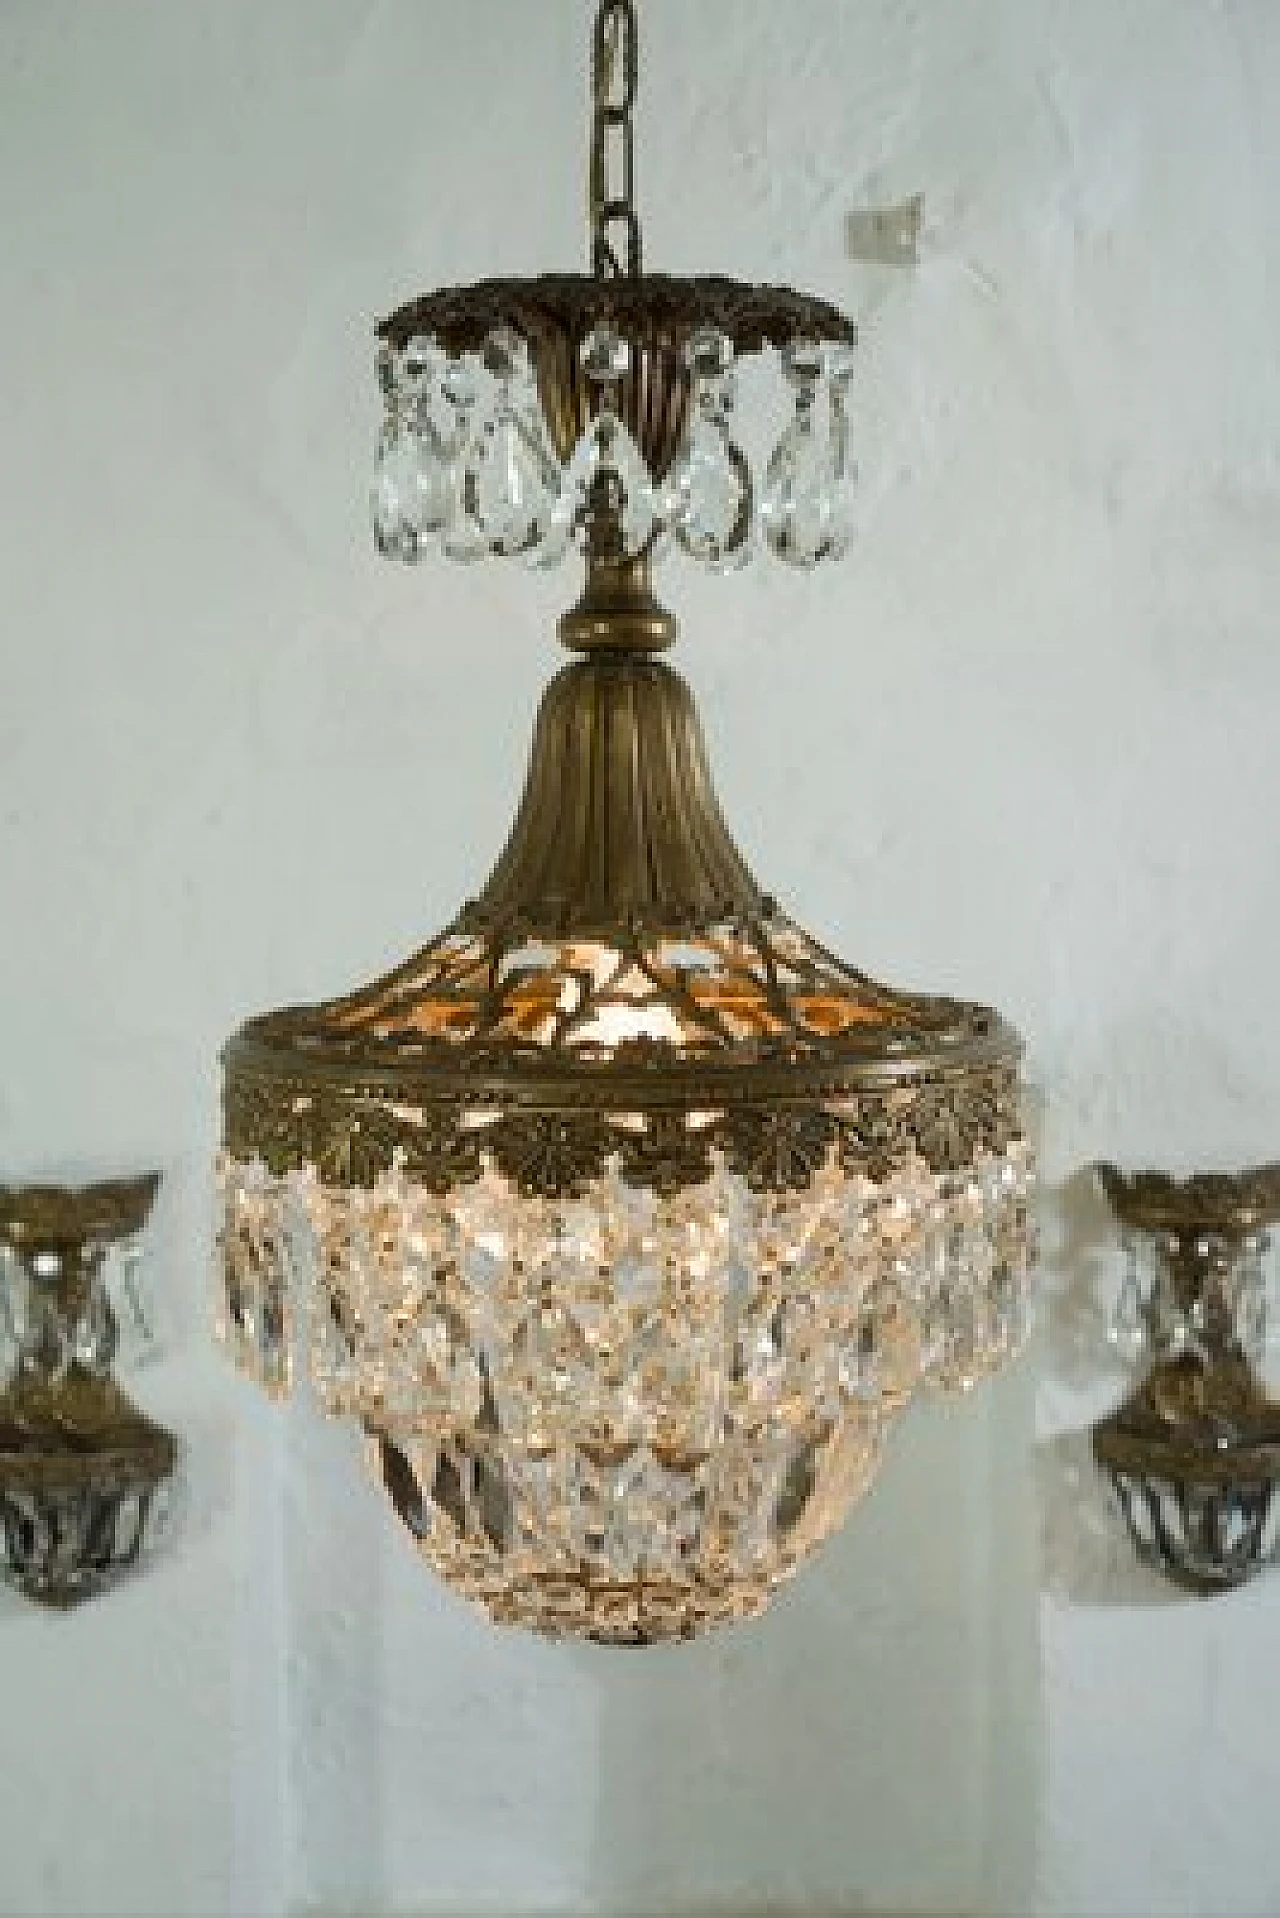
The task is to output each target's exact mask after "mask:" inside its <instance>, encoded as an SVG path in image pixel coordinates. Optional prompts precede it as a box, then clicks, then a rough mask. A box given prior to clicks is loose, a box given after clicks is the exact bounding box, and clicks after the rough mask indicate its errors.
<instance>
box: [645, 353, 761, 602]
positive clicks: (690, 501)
mask: <svg viewBox="0 0 1280 1918" xmlns="http://www.w3.org/2000/svg"><path fill="white" fill-rule="evenodd" d="M687 356H688V361H689V366H690V370H691V372H692V374H693V382H694V392H693V400H692V403H691V405H690V408H689V420H688V425H687V427H686V429H685V435H684V442H683V444H682V446H681V449H680V452H679V453H678V454H677V456H676V460H675V464H674V465H673V467H672V469H671V472H670V474H669V475H668V477H667V483H666V486H665V488H664V490H663V494H662V502H661V516H662V519H663V521H664V523H665V524H666V525H667V526H668V527H669V528H670V529H671V530H672V531H673V532H674V534H675V537H676V539H677V540H678V541H679V543H680V545H681V546H682V547H683V548H684V550H685V552H687V553H689V554H691V555H692V556H693V558H695V559H700V560H702V561H704V562H705V563H706V564H707V565H710V566H717V567H722V568H726V569H727V568H730V567H734V566H740V565H742V563H743V562H744V561H745V560H746V559H747V558H748V557H749V556H750V551H751V543H750V542H751V520H752V487H751V469H750V467H749V466H748V464H747V461H746V457H745V455H744V454H743V452H742V449H741V448H740V447H739V446H737V445H736V444H735V443H734V440H733V438H732V436H731V434H730V430H729V422H730V418H731V416H732V413H733V407H734V399H735V394H734V382H733V374H732V371H731V367H732V349H731V347H730V345H729V342H728V340H727V339H726V338H725V336H724V335H723V334H721V333H718V332H716V331H715V330H714V329H712V328H709V327H706V328H702V329H700V330H699V331H698V332H697V333H695V334H694V336H693V338H692V339H691V340H690V342H689V347H688V355H687Z"/></svg>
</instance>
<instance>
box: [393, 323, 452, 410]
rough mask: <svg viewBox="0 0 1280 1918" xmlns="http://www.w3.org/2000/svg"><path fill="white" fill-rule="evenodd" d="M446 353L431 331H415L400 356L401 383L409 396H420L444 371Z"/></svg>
mask: <svg viewBox="0 0 1280 1918" xmlns="http://www.w3.org/2000/svg"><path fill="white" fill-rule="evenodd" d="M446 358H447V356H446V354H445V351H444V349H443V347H442V346H441V345H440V343H439V341H438V340H434V339H432V337H431V335H430V334H429V333H415V334H414V336H413V338H412V339H411V340H410V341H409V342H408V344H407V345H406V346H405V349H404V351H403V353H402V354H401V356H400V375H401V378H400V385H401V388H402V390H403V392H404V393H405V394H406V396H407V397H409V398H411V399H414V398H420V397H421V396H422V394H423V393H424V392H426V390H427V389H428V388H429V387H430V386H432V385H434V384H435V383H436V382H437V381H438V380H439V379H440V378H441V375H442V374H443V372H444V368H445V364H446Z"/></svg>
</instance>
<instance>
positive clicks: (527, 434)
mask: <svg viewBox="0 0 1280 1918" xmlns="http://www.w3.org/2000/svg"><path fill="white" fill-rule="evenodd" d="M483 360H484V366H485V369H486V371H487V372H488V373H489V374H490V375H491V376H492V378H493V380H494V381H495V384H496V389H497V390H496V397H495V401H494V406H493V410H492V412H491V413H489V414H488V416H487V417H486V419H485V420H484V422H483V424H482V426H481V427H480V430H479V432H478V434H477V435H476V438H475V441H474V444H473V446H472V449H471V453H470V456H469V460H468V469H469V470H468V485H469V487H470V490H471V492H472V494H473V496H474V500H475V516H476V519H477V521H478V522H479V525H480V526H481V528H482V529H483V530H484V533H485V536H486V538H487V541H488V545H489V548H490V550H491V551H492V552H495V553H500V554H503V555H511V554H517V553H529V552H531V551H532V549H533V548H535V547H536V546H538V545H539V543H540V542H541V541H542V540H543V539H544V538H545V537H546V535H547V533H548V531H549V529H550V526H551V520H552V515H553V512H554V510H555V505H556V502H557V500H558V499H559V497H560V490H561V478H560V468H559V465H558V463H557V461H556V458H555V454H554V453H553V452H552V450H551V447H550V444H549V443H548V440H547V435H546V430H545V427H544V426H543V423H542V413H541V408H540V406H539V404H538V396H537V391H536V387H535V384H534V377H533V369H532V367H531V365H530V362H529V351H528V348H527V346H526V345H525V342H524V340H523V339H521V337H520V335H519V334H518V333H516V332H515V331H514V329H513V328H511V327H502V328H499V329H497V330H496V331H495V332H493V333H491V334H490V335H489V338H488V339H487V340H486V342H485V346H484V354H483Z"/></svg>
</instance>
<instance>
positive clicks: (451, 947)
mask: <svg viewBox="0 0 1280 1918" xmlns="http://www.w3.org/2000/svg"><path fill="white" fill-rule="evenodd" d="M615 1031H618V1032H630V1033H631V1034H632V1036H628V1037H623V1038H621V1039H620V1040H618V1041H617V1042H614V1041H613V1040H612V1039H611V1034H612V1033H613V1032H615ZM1019 1052H1020V1046H1019V1041H1018V1039H1017V1037H1016V1035H1015V1034H1014V1033H1013V1032H1012V1031H1011V1030H1010V1028H1009V1027H1008V1026H1006V1025H1005V1024H1004V1023H1003V1021H1002V1020H1001V1019H1000V1018H999V1017H998V1015H997V1014H995V1013H993V1012H992V1011H990V1010H989V1009H988V1008H986V1007H982V1006H975V1005H970V1004H965V1003H962V1002H958V1001H955V1000H949V999H941V998H931V997H926V996H922V995H915V994H911V993H904V992H898V991H895V990H893V989H891V988H889V987H886V986H881V985H878V984H876V982H875V981H873V980H871V979H869V978H868V977H867V976H866V975H864V974H862V973H860V972H857V971H855V970H854V969H853V968H852V967H849V966H846V965H845V964H844V963H843V962H842V961H840V960H838V959H836V958H835V957H834V956H833V955H832V954H831V953H829V952H828V951H826V950H825V948H823V947H822V946H820V945H819V944H818V943H817V942H816V941H815V940H813V939H811V938H810V937H809V935H808V934H806V933H804V932H803V931H801V929H800V928H799V927H797V926H795V925H794V924H793V923H792V922H791V921H789V920H788V919H786V918H785V916H784V915H783V914H782V913H781V912H780V911H779V909H778V907H777V905H776V903H775V902H774V901H773V900H772V899H771V898H770V897H769V896H768V895H767V894H766V893H765V892H764V890H763V889H762V888H761V887H760V886H759V885H758V883H757V882H756V880H755V879H754V878H753V877H752V875H751V873H750V872H749V870H748V869H747V867H746V865H745V864H744V862H743V860H742V857H741V855H740V854H739V852H738V850H737V848H736V846H735V845H734V843H733V841H732V839H731V838H730V836H729V833H728V830H727V828H726V826H725V823H724V820H723V817H722V815H721V812H720V808H719V804H718V802H717V800H716V797H715V792H714V789H713V786H712V783H711V777H710V772H709V770H708V767H707V762H706V755H705V750H704V747H703V742H702V734H701V729H700V727H699V724H698V720H697V715H696V712H695V709H694V705H693V700H692V697H691V695H690V693H689V690H688V687H687V686H686V685H685V682H684V681H683V680H682V679H681V678H680V676H679V675H678V674H677V673H675V672H674V671H673V670H672V669H671V668H670V667H668V666H666V665H664V664H661V663H660V662H658V661H656V660H654V659H651V658H647V657H644V656H637V655H634V654H631V653H627V652H620V653H612V652H609V651H607V650H604V651H600V652H597V653H594V654H593V655H592V656H591V657H590V658H588V659H585V660H583V661H580V662H579V663H577V664H574V665H571V666H568V667H566V668H565V669H564V670H563V671H562V672H561V673H560V674H559V675H558V676H557V677H556V678H555V679H554V680H553V681H552V683H551V685H550V686H549V688H548V689H547V692H546V694H545V696H544V699H543V703H542V709H541V712H540V714H539V719H538V726H537V730H536V733H535V737H534V745H533V752H532V757H531V762H530V768H529V775H528V780H527V783H526V787H525V794H524V798H523V800H522V802H521V805H520V809H519V812H518V814H517V817H516V820H515V824H514V826H513V828H512V832H511V837H510V839H509V841H508V844H507V847H506V850H505V851H504V853H503V855H502V857H501V858H500V859H499V861H498V863H497V865H496V867H495V868H494V871H493V873H492V875H491V877H490V879H489V881H488V883H487V884H486V886H485V887H484V888H483V890H482V891H481V893H480V894H479V896H478V897H477V898H476V899H475V900H473V901H471V902H470V903H469V904H468V905H466V906H465V907H464V908H463V910H462V912H461V913H460V914H459V916H458V918H457V919H456V920H455V921H454V923H453V925H452V926H450V927H449V928H448V930H447V931H446V932H444V933H442V934H441V935H440V936H439V937H438V938H437V939H435V940H433V941H432V942H431V943H430V944H429V945H428V946H426V947H425V948H424V949H423V950H422V951H421V952H419V953H417V954H415V955H414V957H413V958H411V959H410V960H409V961H408V962H407V963H406V964H405V965H403V966H401V967H399V968H398V969H397V970H396V971H395V972H393V973H391V974H389V975H388V976H387V977H386V978H384V979H382V980H379V981H377V982H376V983H375V984H374V985H372V986H369V987H367V988H365V989H364V990H363V991H360V992H356V993H353V994H351V995H350V996H348V997H346V998H342V999H337V1000H332V1001H329V1002H328V1003H326V1004H323V1005H320V1006H316V1007H300V1008H293V1009H291V1010H288V1011H284V1012H277V1013H271V1014H268V1015H266V1016H265V1017H261V1018H257V1019H253V1020H251V1021H250V1022H249V1023H248V1024H247V1025H246V1026H245V1027H244V1028H243V1030H242V1031H241V1032H240V1033H239V1034H238V1035H237V1036H236V1038H235V1039H233V1040H232V1042H231V1043H230V1045H229V1046H228V1048H227V1050H226V1053H225V1055H224V1058H225V1068H226V1080H225V1088H226V1096H225V1103H226V1142H227V1146H228V1149H229V1151H230V1152H231V1153H232V1154H233V1156H236V1157H244V1158H246V1159H252V1158H254V1157H256V1156H259V1155H260V1156H262V1157H263V1158H264V1159H265V1160H266V1162H267V1164H268V1165H269V1166H270V1167H271V1168H272V1169H273V1170H275V1171H285V1170H289V1169H294V1168H298V1167H301V1166H302V1165H305V1164H308V1163H310V1164H317V1165H319V1166H321V1167H322V1168H323V1169H324V1171H325V1173H326V1176H329V1177H332V1178H334V1179H337V1180H347V1181H354V1182H357V1183H366V1182H368V1181H369V1180H371V1179H372V1178H374V1177H376V1176H377V1173H378V1172H379V1171H381V1170H384V1169H386V1167H388V1166H389V1165H390V1164H391V1163H392V1161H393V1159H394V1158H395V1156H396V1155H397V1154H403V1155H404V1156H405V1158H406V1159H407V1162H408V1164H409V1166H410V1168H411V1169H412V1170H413V1171H414V1172H415V1174H416V1175H417V1176H418V1177H420V1178H423V1179H425V1180H426V1181H427V1182H428V1183H436V1184H439V1185H441V1186H445V1185H448V1184H449V1183H451V1182H453V1181H455V1180H457V1179H461V1178H466V1177H475V1176H478V1175H479V1170H480V1164H481V1157H482V1153H483V1152H484V1151H489V1152H490V1153H491V1154H492V1155H493V1156H494V1157H496V1158H497V1160H498V1163H499V1164H504V1133H503V1129H502V1127H501V1126H494V1127H493V1128H492V1129H490V1128H489V1124H488V1122H489V1120H491V1119H496V1118H497V1117H499V1115H510V1114H511V1113H512V1112H513V1111H516V1112H520V1113H523V1114H528V1115H530V1121H529V1124H527V1125H525V1126H524V1127H523V1128H522V1130H523V1132H524V1133H526V1134H527V1133H528V1132H529V1129H530V1126H531V1125H532V1120H533V1116H534V1115H543V1118H544V1120H545V1125H544V1128H543V1130H544V1131H545V1132H546V1134H547V1139H546V1140H545V1141H544V1143H545V1144H546V1146H547V1150H548V1151H549V1152H550V1153H551V1157H552V1159H553V1160H555V1161H556V1163H557V1164H559V1165H560V1166H561V1167H562V1171H561V1172H560V1173H557V1174H554V1175H553V1174H550V1173H546V1172H545V1171H544V1172H540V1173H539V1175H538V1176H539V1177H545V1178H547V1179H550V1180H551V1183H552V1185H553V1186H554V1183H555V1178H556V1177H561V1178H562V1179H563V1182H564V1184H565V1187H566V1188H574V1187H576V1186H577V1185H579V1184H580V1183H581V1182H582V1180H583V1179H585V1178H588V1177H591V1176H594V1174H595V1173H596V1172H597V1171H598V1170H599V1169H600V1167H601V1166H602V1164H603V1163H604V1161H605V1160H606V1159H608V1157H609V1156H610V1155H611V1154H613V1153H614V1152H621V1154H622V1158H623V1162H624V1167H626V1166H627V1165H630V1166H632V1167H633V1168H634V1175H635V1176H636V1177H637V1178H640V1179H648V1178H652V1177H654V1176H655V1175H657V1176H661V1177H662V1178H663V1179H665V1180H666V1181H667V1182H668V1183H671V1182H675V1183H679V1182H680V1181H681V1180H682V1179H683V1178H687V1179H688V1180H689V1181H691V1182H696V1181H698V1180H700V1179H701V1178H704V1177H706V1176H707V1165H708V1159H707V1155H708V1153H709V1152H710V1150H711V1149H712V1148H713V1147H718V1148H720V1149H723V1150H727V1152H728V1153H729V1156H730V1159H731V1162H732V1163H737V1162H738V1161H739V1160H740V1161H741V1162H742V1165H743V1169H744V1170H745V1171H746V1172H747V1173H748V1176H751V1177H753V1179H757V1180H759V1181H762V1182H764V1183H769V1182H770V1181H773V1180H777V1181H778V1182H779V1183H781V1184H783V1185H789V1184H796V1183H800V1184H803V1183H807V1180H808V1178H809V1176H810V1175H811V1173H812V1170H813V1168H814V1164H815V1163H816V1162H818V1161H820V1160H821V1158H822V1157H823V1156H824V1155H825V1152H826V1148H827V1146H828V1145H830V1144H832V1143H835V1144H837V1145H838V1148H839V1150H840V1152H841V1156H842V1160H843V1162H844V1163H845V1164H846V1165H847V1166H848V1167H849V1168H850V1169H854V1168H860V1169H863V1170H868V1171H871V1172H872V1175H873V1176H882V1173H883V1169H884V1168H885V1167H886V1166H888V1165H891V1164H892V1163H894V1161H895V1155H896V1156H898V1157H901V1156H903V1155H905V1154H906V1152H907V1151H908V1150H909V1149H910V1146H911V1144H912V1142H913V1141H914V1142H916V1143H917V1145H918V1148H919V1149H920V1150H923V1151H924V1152H925V1153H926V1156H928V1157H929V1159H930V1163H931V1164H933V1165H934V1166H935V1168H936V1169H943V1168H948V1167H952V1166H961V1165H965V1164H967V1163H969V1161H970V1160H971V1158H972V1156H973V1154H974V1152H975V1151H977V1150H980V1149H983V1148H984V1147H985V1148H988V1149H991V1150H1001V1149H1003V1146H1004V1145H1005V1144H1007V1143H1008V1140H1009V1139H1010V1137H1012V1136H1014V1135H1015V1134H1016V1132H1017V1131H1018V1117H1017V1098H1016V1083H1015V1082H1016V1066H1017V1060H1018V1057H1019ZM693 1114H701V1115H703V1118H702V1120H701V1122H700V1130H699V1134H698V1137H697V1139H696V1141H695V1140H693V1139H691V1137H690V1135H689V1131H688V1123H687V1121H688V1119H689V1115H693ZM780 1128H781V1130H782V1131H783V1132H784V1133H785V1132H787V1131H788V1128H789V1129H790V1131H791V1132H793V1133H794V1134H795V1135H796V1138H797V1140H798V1139H799V1138H800V1137H801V1136H802V1135H803V1138H804V1139H805V1140H806V1141H807V1142H808V1143H806V1145H805V1146H804V1149H803V1150H801V1149H799V1146H798V1145H797V1149H796V1150H795V1151H794V1152H793V1151H792V1150H790V1148H787V1149H783V1146H782V1145H781V1144H780V1143H779V1139H778V1133H779V1129H780ZM534 1130H536V1128H534ZM815 1142H816V1147H817V1151H816V1159H815V1157H814V1145H815ZM553 1147H554V1150H552V1148H553ZM511 1148H512V1149H511V1155H509V1156H510V1157H511V1164H510V1166H509V1167H508V1168H507V1169H509V1170H511V1171H512V1174H513V1176H516V1177H517V1178H519V1179H521V1181H522V1182H523V1181H524V1179H525V1178H526V1172H525V1171H524V1170H523V1169H522V1168H523V1167H524V1164H525V1160H526V1158H527V1154H526V1152H525V1150H524V1142H523V1141H522V1140H520V1139H516V1140H513V1141H512V1142H511ZM534 1156H535V1158H536V1159H537V1160H538V1163H539V1165H542V1164H543V1162H544V1160H545V1159H546V1156H547V1154H546V1153H545V1152H544V1153H540V1154H535V1155H534ZM877 1168H878V1170H877ZM528 1176H532V1175H528Z"/></svg>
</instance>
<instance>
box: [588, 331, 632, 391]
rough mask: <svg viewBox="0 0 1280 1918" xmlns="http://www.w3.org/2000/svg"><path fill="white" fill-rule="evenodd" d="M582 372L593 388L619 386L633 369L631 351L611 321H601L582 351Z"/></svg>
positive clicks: (589, 336) (589, 335)
mask: <svg viewBox="0 0 1280 1918" xmlns="http://www.w3.org/2000/svg"><path fill="white" fill-rule="evenodd" d="M581 359H582V370H583V372H584V373H585V374H586V376H587V378H588V380H589V381H590V382H591V384H592V385H593V386H604V387H608V386H616V385H617V383H618V381H619V380H624V379H625V378H626V376H627V374H628V372H629V371H630V368H631V347H630V344H629V342H628V341H627V339H626V338H625V336H624V335H623V334H622V333H620V332H619V331H618V328H617V327H616V326H614V325H613V323H612V322H611V321H609V320H600V321H599V322H598V323H597V324H596V325H595V326H593V327H592V329H591V331H590V332H589V333H588V334H587V336H586V338H585V339H584V340H583V342H582V348H581Z"/></svg>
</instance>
